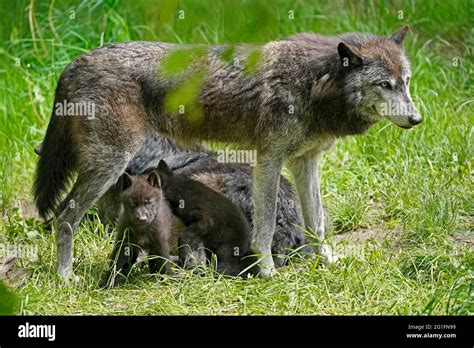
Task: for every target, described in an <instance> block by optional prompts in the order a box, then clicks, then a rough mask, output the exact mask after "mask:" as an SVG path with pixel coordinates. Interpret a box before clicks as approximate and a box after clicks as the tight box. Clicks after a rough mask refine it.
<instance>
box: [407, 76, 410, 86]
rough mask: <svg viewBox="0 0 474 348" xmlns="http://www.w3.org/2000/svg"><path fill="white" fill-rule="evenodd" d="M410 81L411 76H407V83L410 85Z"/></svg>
mask: <svg viewBox="0 0 474 348" xmlns="http://www.w3.org/2000/svg"><path fill="white" fill-rule="evenodd" d="M409 82H410V78H409V77H407V82H406V84H407V85H408V83H409Z"/></svg>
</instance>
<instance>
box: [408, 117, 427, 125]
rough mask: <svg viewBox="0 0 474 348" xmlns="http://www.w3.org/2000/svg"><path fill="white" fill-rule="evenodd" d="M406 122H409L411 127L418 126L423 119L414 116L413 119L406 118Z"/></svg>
mask: <svg viewBox="0 0 474 348" xmlns="http://www.w3.org/2000/svg"><path fill="white" fill-rule="evenodd" d="M408 121H409V122H410V124H411V125H412V126H416V125H417V124H419V123H420V122H421V121H423V117H421V116H420V115H416V116H413V117H409V118H408Z"/></svg>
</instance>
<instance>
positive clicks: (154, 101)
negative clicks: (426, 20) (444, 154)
mask: <svg viewBox="0 0 474 348" xmlns="http://www.w3.org/2000/svg"><path fill="white" fill-rule="evenodd" d="M407 32H408V26H404V27H402V28H401V29H400V30H399V31H397V32H396V33H394V34H393V35H391V36H388V37H383V36H374V35H368V34H359V33H347V34H343V35H341V36H334V37H327V36H321V35H316V34H311V33H307V34H297V35H294V36H291V37H288V38H286V39H282V40H276V41H272V42H269V43H268V44H265V45H262V46H252V45H242V46H236V47H233V49H232V50H231V52H233V53H232V54H233V57H232V58H233V59H231V60H230V61H229V60H228V59H226V58H225V53H226V52H228V51H229V50H228V49H227V48H226V47H224V46H215V47H205V46H199V47H198V49H200V50H201V51H202V50H204V51H205V53H204V54H201V55H198V54H195V53H194V52H196V46H190V45H177V44H167V43H156V42H129V43H123V44H116V45H108V46H104V47H101V48H98V49H95V50H93V51H91V52H89V53H88V54H85V55H83V56H81V57H79V58H77V59H76V60H74V61H73V62H72V63H71V64H70V65H69V66H68V67H67V68H66V69H65V71H64V72H63V74H62V75H61V77H60V79H59V82H58V86H57V88H56V95H55V105H63V104H64V101H67V103H68V104H71V103H72V104H73V105H75V104H76V103H77V104H80V105H83V104H87V105H93V106H95V107H94V108H88V110H89V109H90V110H91V112H92V111H93V112H94V115H89V116H90V117H84V115H82V113H79V114H78V115H75V114H73V115H68V117H63V116H62V113H61V112H59V114H58V113H57V112H54V110H53V114H52V117H51V120H50V123H49V125H48V129H47V131H46V136H45V139H44V142H43V149H42V151H43V153H44V156H41V158H40V160H39V163H38V167H37V171H36V177H35V184H34V195H35V201H36V206H37V208H38V211H39V213H40V215H41V216H42V217H47V216H48V215H49V214H50V213H52V212H54V213H55V214H56V216H57V229H58V230H57V246H58V267H59V273H60V274H61V275H63V276H64V277H68V276H70V275H71V274H72V234H73V233H74V231H75V230H76V228H77V225H78V224H79V222H80V221H81V219H82V217H83V216H84V214H85V213H86V211H87V210H88V209H89V207H90V206H91V205H92V204H94V203H95V202H96V201H97V200H98V199H99V198H100V197H101V196H102V195H103V194H104V193H105V192H106V191H107V189H108V188H109V187H110V186H111V185H113V184H114V183H115V182H116V181H117V179H118V178H119V177H120V175H121V174H122V173H123V172H124V171H125V169H126V168H127V167H128V165H129V163H130V162H131V161H133V159H134V158H135V157H136V156H139V151H140V148H141V146H142V145H143V143H144V142H145V141H146V139H147V137H149V136H151V134H152V133H153V132H160V133H162V134H165V135H166V136H168V137H170V138H172V139H174V140H176V141H178V142H180V143H183V144H189V143H190V142H192V141H194V140H195V141H196V142H199V141H217V142H224V143H234V144H237V145H238V146H243V147H247V148H251V149H254V150H257V151H258V161H257V165H256V167H255V168H254V169H253V177H254V180H253V201H254V218H253V222H254V228H253V235H252V242H251V247H252V250H253V252H255V253H257V254H261V255H266V256H265V257H263V258H261V259H260V275H261V276H263V277H269V276H271V275H272V274H273V273H274V272H275V269H274V262H273V258H272V255H271V244H272V240H273V234H274V230H275V221H276V207H277V191H278V184H279V180H280V172H281V169H282V167H283V165H284V164H285V163H286V164H287V165H288V167H289V169H290V170H291V171H292V173H293V177H294V179H295V184H296V191H297V193H298V195H299V199H300V202H301V206H302V210H303V219H304V225H305V226H304V227H305V228H306V229H308V230H312V231H313V232H314V233H315V235H316V240H315V244H316V248H315V251H316V252H318V253H320V254H321V255H322V259H323V260H324V261H326V262H334V261H335V259H334V258H333V255H332V253H331V251H330V250H329V248H328V247H327V246H326V245H325V244H323V242H324V234H325V224H324V216H323V207H322V203H321V194H320V187H319V174H318V156H319V155H320V154H321V152H322V151H323V150H325V149H327V148H329V147H330V146H331V145H332V144H333V143H334V142H335V141H336V140H337V139H339V138H341V137H344V136H347V135H354V134H362V133H364V132H365V131H366V130H367V129H369V127H370V126H371V125H373V124H375V123H376V122H378V121H379V120H382V119H388V120H390V121H391V122H393V123H394V124H396V125H397V126H400V127H402V128H411V127H413V126H414V125H416V124H418V123H420V122H421V120H422V118H421V116H420V114H419V113H418V111H417V110H416V108H415V106H414V105H413V103H412V100H411V98H410V94H409V88H408V86H409V79H410V77H411V73H410V66H409V63H408V60H407V59H406V57H405V54H404V52H403V47H402V44H403V41H404V38H405V36H406V34H407ZM186 50H189V52H190V54H194V56H195V57H196V58H195V59H193V60H192V64H190V66H189V67H187V68H186V69H185V71H183V72H180V73H179V74H174V75H169V74H167V73H166V71H164V68H163V66H164V64H163V63H164V62H166V59H167V58H170V59H171V58H172V57H173V55H172V54H173V53H175V52H176V51H181V52H187V51H186ZM255 53H256V54H255ZM256 56H257V57H260V59H259V60H258V62H257V64H252V65H251V67H252V69H246V62H247V61H249V60H250V61H252V62H253V63H254V62H255V59H254V57H256ZM235 62H238V64H235ZM249 70H251V72H249ZM201 77H202V79H201V80H198V82H199V83H197V84H196V83H195V82H196V80H197V79H199V78H201ZM188 81H190V82H193V83H194V84H193V86H195V85H197V86H198V87H199V88H198V95H197V96H196V98H195V99H193V98H191V97H190V96H186V98H183V99H185V100H183V103H190V105H188V107H185V108H184V112H183V108H182V105H175V104H177V103H169V102H167V100H170V98H173V97H174V96H175V91H177V90H179V89H180V87H182V86H183V83H186V82H188ZM189 100H191V102H188V101H189ZM193 100H194V101H195V102H194V103H193V102H192V101H193ZM170 104H173V105H170ZM68 110H69V109H68ZM59 111H61V110H59ZM69 116H72V117H69ZM86 116H87V115H86ZM75 172H77V173H78V176H77V179H76V180H75V182H74V185H73V187H72V189H71V191H70V192H69V194H68V195H67V196H66V198H65V199H64V200H62V201H61V203H59V202H60V199H61V193H62V192H63V191H64V190H65V188H66V185H67V183H68V179H70V178H71V176H72V174H73V173H75ZM58 203H59V204H58ZM71 203H74V204H71Z"/></svg>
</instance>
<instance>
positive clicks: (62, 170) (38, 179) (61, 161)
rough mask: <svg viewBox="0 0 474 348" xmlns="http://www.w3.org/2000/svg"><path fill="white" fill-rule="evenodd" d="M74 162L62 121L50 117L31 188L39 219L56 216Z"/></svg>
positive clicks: (69, 136) (67, 123) (67, 130)
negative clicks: (54, 214) (53, 214)
mask: <svg viewBox="0 0 474 348" xmlns="http://www.w3.org/2000/svg"><path fill="white" fill-rule="evenodd" d="M75 163H76V158H75V155H74V152H73V149H72V143H71V129H70V125H69V122H68V120H67V118H66V117H60V116H56V115H54V113H53V115H52V116H51V120H50V122H49V125H48V129H47V130H46V136H45V138H44V140H43V144H42V148H41V156H40V157H39V160H38V164H37V167H36V173H35V179H34V184H33V195H34V199H35V203H36V208H37V209H38V213H39V214H40V216H41V217H42V218H43V219H45V220H46V219H47V218H48V216H49V215H50V214H52V213H55V212H56V208H57V206H58V204H59V200H60V198H61V193H62V192H63V191H64V190H65V189H66V185H67V184H68V181H69V178H70V177H71V174H72V173H73V170H74V167H75Z"/></svg>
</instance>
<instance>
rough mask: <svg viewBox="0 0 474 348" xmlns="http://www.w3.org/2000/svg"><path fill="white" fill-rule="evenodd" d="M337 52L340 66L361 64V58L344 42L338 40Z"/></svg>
mask: <svg viewBox="0 0 474 348" xmlns="http://www.w3.org/2000/svg"><path fill="white" fill-rule="evenodd" d="M337 52H338V53H339V58H340V59H341V63H342V66H343V67H345V68H349V67H355V66H359V65H361V64H362V58H361V57H360V56H359V55H358V54H357V53H355V52H354V51H353V49H352V48H351V47H350V46H349V45H347V44H345V43H344V42H340V43H339V45H337Z"/></svg>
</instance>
